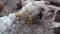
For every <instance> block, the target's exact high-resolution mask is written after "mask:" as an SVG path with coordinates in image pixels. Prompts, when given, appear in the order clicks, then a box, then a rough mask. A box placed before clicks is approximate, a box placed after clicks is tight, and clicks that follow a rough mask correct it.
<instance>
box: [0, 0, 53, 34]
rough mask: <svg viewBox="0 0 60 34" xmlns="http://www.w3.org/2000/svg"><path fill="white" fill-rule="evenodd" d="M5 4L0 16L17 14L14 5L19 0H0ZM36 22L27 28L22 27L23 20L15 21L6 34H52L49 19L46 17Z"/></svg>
mask: <svg viewBox="0 0 60 34" xmlns="http://www.w3.org/2000/svg"><path fill="white" fill-rule="evenodd" d="M0 1H1V2H3V3H4V4H5V6H4V8H3V10H2V11H0V16H4V15H8V14H9V13H13V12H17V10H16V8H17V6H16V4H18V3H19V1H20V0H0ZM37 20H38V22H36V23H34V24H32V25H31V26H29V27H27V28H26V27H24V26H23V24H24V22H25V20H15V22H14V25H13V26H12V28H11V29H10V28H9V29H8V31H7V32H8V34H54V33H53V29H51V26H52V24H51V19H50V17H47V19H45V20H39V19H37Z"/></svg>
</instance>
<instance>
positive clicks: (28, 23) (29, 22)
mask: <svg viewBox="0 0 60 34" xmlns="http://www.w3.org/2000/svg"><path fill="white" fill-rule="evenodd" d="M33 21H34V19H33V18H32V19H30V20H29V21H28V22H27V24H26V27H28V26H31V25H32V23H33Z"/></svg>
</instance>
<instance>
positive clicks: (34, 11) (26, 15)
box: [16, 1, 47, 27]
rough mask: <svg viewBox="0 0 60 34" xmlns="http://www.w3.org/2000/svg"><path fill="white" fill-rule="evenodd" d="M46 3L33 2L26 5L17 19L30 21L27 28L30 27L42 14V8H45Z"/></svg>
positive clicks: (19, 12)
mask: <svg viewBox="0 0 60 34" xmlns="http://www.w3.org/2000/svg"><path fill="white" fill-rule="evenodd" d="M45 3H47V2H46V1H33V2H29V3H28V4H26V5H25V6H24V7H22V9H21V10H19V11H18V13H16V15H17V19H20V18H23V19H28V22H27V24H26V27H28V25H31V24H32V22H33V21H34V20H35V19H34V18H35V17H36V16H37V15H38V14H39V13H40V12H41V8H40V7H45V6H46V5H45Z"/></svg>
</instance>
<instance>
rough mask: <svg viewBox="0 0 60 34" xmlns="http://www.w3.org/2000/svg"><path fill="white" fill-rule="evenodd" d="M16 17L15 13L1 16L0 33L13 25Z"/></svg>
mask: <svg viewBox="0 0 60 34" xmlns="http://www.w3.org/2000/svg"><path fill="white" fill-rule="evenodd" d="M15 18H16V16H15V14H13V13H11V14H9V15H8V16H4V17H1V18H0V34H2V32H3V33H4V32H5V31H6V30H7V28H8V27H11V25H12V24H13V22H14V20H15Z"/></svg>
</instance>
